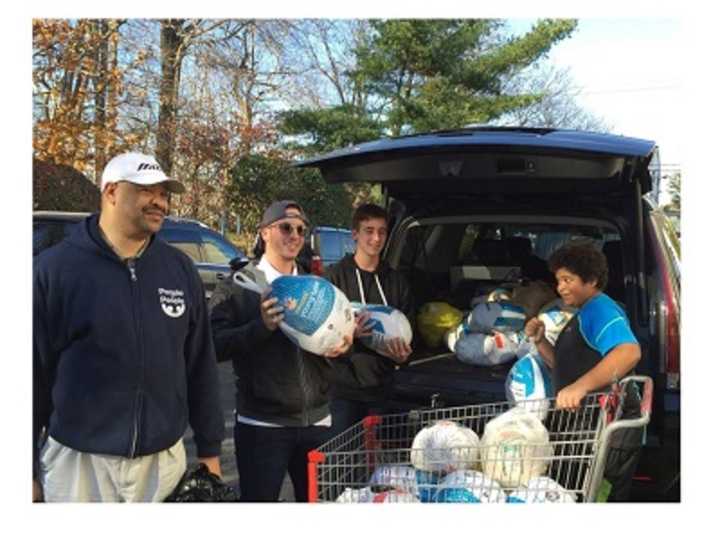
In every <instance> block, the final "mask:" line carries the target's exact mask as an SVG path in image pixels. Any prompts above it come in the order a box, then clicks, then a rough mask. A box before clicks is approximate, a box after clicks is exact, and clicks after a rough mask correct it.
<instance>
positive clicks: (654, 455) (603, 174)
mask: <svg viewBox="0 0 720 555" xmlns="http://www.w3.org/2000/svg"><path fill="white" fill-rule="evenodd" d="M297 165H298V166H300V167H314V168H319V170H320V171H321V173H322V175H323V177H324V179H325V180H326V181H327V182H330V183H353V182H355V183H380V184H381V185H382V188H383V195H384V198H385V203H386V207H387V209H388V211H389V213H390V218H391V222H390V224H391V232H390V236H389V238H388V244H387V247H386V249H385V253H384V256H385V259H386V260H387V262H388V263H389V264H390V265H391V266H392V267H395V268H397V269H399V270H400V271H401V272H403V273H404V275H405V276H406V277H407V279H408V282H409V283H410V287H411V288H412V291H413V293H414V296H415V299H416V303H417V306H421V305H422V304H423V303H426V302H429V301H445V302H448V303H450V304H452V305H453V306H455V307H457V308H459V309H461V310H465V309H467V308H468V307H469V306H470V300H471V298H472V297H474V296H476V295H480V294H482V293H484V292H488V291H491V290H493V289H495V288H497V287H499V286H508V285H509V286H512V285H514V284H519V283H522V282H524V281H525V280H536V279H546V280H548V279H549V280H552V279H553V278H552V276H548V273H547V267H546V262H547V259H548V257H549V255H550V254H551V253H552V252H553V251H554V250H555V249H556V248H557V247H558V246H560V245H561V244H563V243H565V242H567V241H569V240H571V239H576V238H587V239H589V240H591V241H593V242H594V243H595V244H596V245H597V246H598V247H600V248H602V250H603V252H604V253H605V255H606V257H607V259H608V265H609V272H610V275H609V283H608V287H607V288H606V293H607V294H608V295H610V296H611V297H613V298H614V299H615V300H616V301H618V302H620V303H622V305H623V306H624V307H625V309H626V312H627V315H628V317H629V319H630V322H631V325H632V329H633V331H634V332H635V335H636V336H637V337H638V340H639V341H640V343H641V347H642V352H643V356H642V360H641V362H640V364H639V365H638V368H637V370H636V371H637V372H638V373H640V374H643V375H648V376H651V377H652V378H653V380H654V382H655V388H654V391H655V396H654V399H653V415H652V420H651V425H650V427H649V429H648V438H647V443H646V449H645V459H646V460H644V462H643V463H642V464H641V467H640V470H639V474H640V475H639V476H638V480H637V483H636V486H637V488H638V489H643V492H642V493H640V494H637V495H635V498H637V499H643V500H654V499H658V500H679V496H680V487H679V475H680V449H679V445H680V443H679V435H680V427H679V417H680V333H679V332H680V245H679V241H678V239H677V236H676V234H675V233H674V230H673V228H672V225H671V224H670V222H669V221H668V220H667V218H666V216H665V215H664V213H663V212H662V210H660V209H659V208H658V207H657V205H656V200H657V198H658V197H657V195H658V193H659V185H660V174H659V171H658V170H659V153H658V148H657V146H656V145H655V143H654V142H653V141H648V140H641V139H634V138H629V137H622V136H614V135H608V134H599V133H591V132H582V131H570V130H556V129H530V128H493V127H478V128H464V129H458V130H448V131H439V132H434V133H427V134H419V135H411V136H404V137H398V138H390V139H382V140H378V141H373V142H369V143H364V144H360V145H356V146H352V147H348V148H344V149H341V150H336V151H334V152H330V153H328V154H325V155H321V156H318V157H315V158H312V159H308V160H304V161H301V162H299V163H298V164H297ZM511 366H512V363H507V364H504V365H498V366H494V367H476V366H470V365H467V364H464V363H462V362H460V361H459V360H458V359H457V358H456V357H455V356H454V355H453V353H451V352H449V350H448V349H447V348H446V347H445V346H444V345H441V346H439V347H437V346H435V347H429V346H423V344H422V342H419V344H418V348H416V349H415V352H414V353H413V355H412V356H411V359H410V361H409V363H408V364H406V365H405V366H403V367H401V368H400V369H398V370H397V372H396V383H395V392H394V402H395V404H396V405H397V409H398V410H407V409H410V408H413V407H427V406H429V405H431V403H433V405H435V406H437V405H438V404H439V405H440V406H459V405H465V404H478V403H486V402H493V401H498V400H504V381H505V377H506V375H507V373H508V371H509V369H510V367H511ZM653 461H662V464H660V465H659V464H645V463H646V462H649V463H652V462H653Z"/></svg>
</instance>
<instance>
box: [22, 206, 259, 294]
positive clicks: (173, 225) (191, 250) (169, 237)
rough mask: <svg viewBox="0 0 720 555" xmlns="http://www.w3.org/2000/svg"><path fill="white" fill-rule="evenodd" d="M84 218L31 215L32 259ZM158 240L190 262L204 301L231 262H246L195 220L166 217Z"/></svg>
mask: <svg viewBox="0 0 720 555" xmlns="http://www.w3.org/2000/svg"><path fill="white" fill-rule="evenodd" d="M86 216H88V214H87V213H83V212H46V211H37V212H34V213H33V256H36V255H37V254H38V253H40V252H41V251H43V250H44V249H46V248H48V247H50V246H52V245H54V244H55V243H58V242H60V241H61V240H62V239H64V238H65V236H66V235H67V234H68V233H69V230H70V228H71V227H72V226H73V225H75V224H77V223H78V222H79V221H80V220H82V219H84V218H85V217H86ZM158 236H159V237H160V238H161V239H163V240H164V241H167V242H168V243H170V244H171V245H172V246H174V247H175V248H178V249H180V250H181V251H183V252H184V253H185V254H187V255H188V256H189V257H190V258H191V259H192V260H193V262H194V263H195V267H196V268H197V270H198V273H199V274H200V277H201V279H202V281H203V285H204V286H205V294H206V296H207V297H210V295H211V294H212V291H213V289H215V285H216V284H217V283H218V281H220V280H223V279H226V278H228V277H229V276H230V273H231V270H230V261H231V260H232V259H234V258H246V257H245V254H244V253H243V252H242V251H241V250H240V249H238V248H237V247H235V246H234V245H233V244H232V243H230V242H229V241H227V240H226V239H225V238H224V237H223V236H222V235H220V234H219V233H217V232H216V231H213V230H212V229H210V228H209V227H208V226H207V225H205V224H203V223H202V222H198V221H196V220H190V219H186V218H176V217H173V216H170V217H167V218H165V221H164V222H163V226H162V228H161V229H160V232H159V233H158Z"/></svg>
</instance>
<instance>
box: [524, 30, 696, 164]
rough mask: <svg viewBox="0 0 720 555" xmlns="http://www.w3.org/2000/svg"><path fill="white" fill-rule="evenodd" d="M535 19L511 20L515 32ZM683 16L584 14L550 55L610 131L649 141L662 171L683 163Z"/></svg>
mask: <svg viewBox="0 0 720 555" xmlns="http://www.w3.org/2000/svg"><path fill="white" fill-rule="evenodd" d="M533 21H535V20H534V19H513V20H511V21H510V28H511V30H512V32H513V33H522V32H527V31H528V30H529V29H530V27H531V26H532V23H533ZM681 38H682V37H681V22H680V19H679V18H677V17H676V18H658V19H651V18H642V19H638V18H623V19H615V18H580V19H579V22H578V27H577V29H576V31H575V32H574V33H573V35H571V37H570V38H568V39H565V40H564V41H562V42H560V43H558V44H557V45H556V46H554V47H553V48H552V50H551V51H550V52H549V55H548V61H549V62H550V63H552V64H553V65H554V66H558V67H563V68H568V69H569V71H570V75H571V77H572V79H573V82H574V84H575V85H576V86H577V87H578V90H579V91H580V92H579V94H578V96H577V98H576V100H577V103H578V104H579V105H580V106H582V107H583V108H585V109H586V110H587V111H589V112H591V113H592V114H594V115H596V116H599V117H601V118H602V119H603V120H604V121H605V122H606V123H607V124H608V125H609V127H610V129H611V132H612V133H616V134H619V135H627V136H631V137H638V138H641V139H650V140H653V141H655V142H656V143H657V144H658V145H659V148H660V161H661V164H662V165H663V170H665V171H668V172H670V171H674V170H677V169H680V167H681V164H682V161H683V160H682V142H683V133H682V120H681V118H682V113H681V110H682V109H683V102H682V88H681V84H682V72H681V64H682V54H683V51H682V50H681V49H680V48H678V44H679V43H680V42H681Z"/></svg>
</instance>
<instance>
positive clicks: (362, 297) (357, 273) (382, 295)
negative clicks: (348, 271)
mask: <svg viewBox="0 0 720 555" xmlns="http://www.w3.org/2000/svg"><path fill="white" fill-rule="evenodd" d="M373 276H375V283H376V284H377V287H378V291H380V298H382V301H383V305H384V306H388V303H387V299H386V298H385V291H383V288H382V285H380V278H378V275H377V274H373ZM355 277H356V278H357V284H358V290H359V291H360V302H362V304H366V303H365V289H363V285H362V279H360V270H358V269H357V268H355Z"/></svg>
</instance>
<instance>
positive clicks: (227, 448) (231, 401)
mask: <svg viewBox="0 0 720 555" xmlns="http://www.w3.org/2000/svg"><path fill="white" fill-rule="evenodd" d="M220 400H221V402H222V406H223V414H224V415H225V439H224V440H223V444H222V453H221V455H220V466H221V468H222V473H223V479H224V480H225V481H226V482H227V483H228V484H230V485H232V486H234V487H236V488H237V485H238V472H237V466H236V464H235V443H234V441H233V427H234V423H235V420H234V410H235V377H234V374H233V369H232V363H231V362H224V363H222V364H220ZM184 439H185V448H186V450H187V455H188V463H192V462H193V461H194V460H195V444H194V443H193V441H192V431H190V430H188V431H187V432H186V433H185V438H184ZM280 499H281V500H282V501H294V499H295V498H294V495H293V489H292V483H291V482H290V477H289V476H287V475H286V476H285V482H284V484H283V488H282V491H281V492H280Z"/></svg>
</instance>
